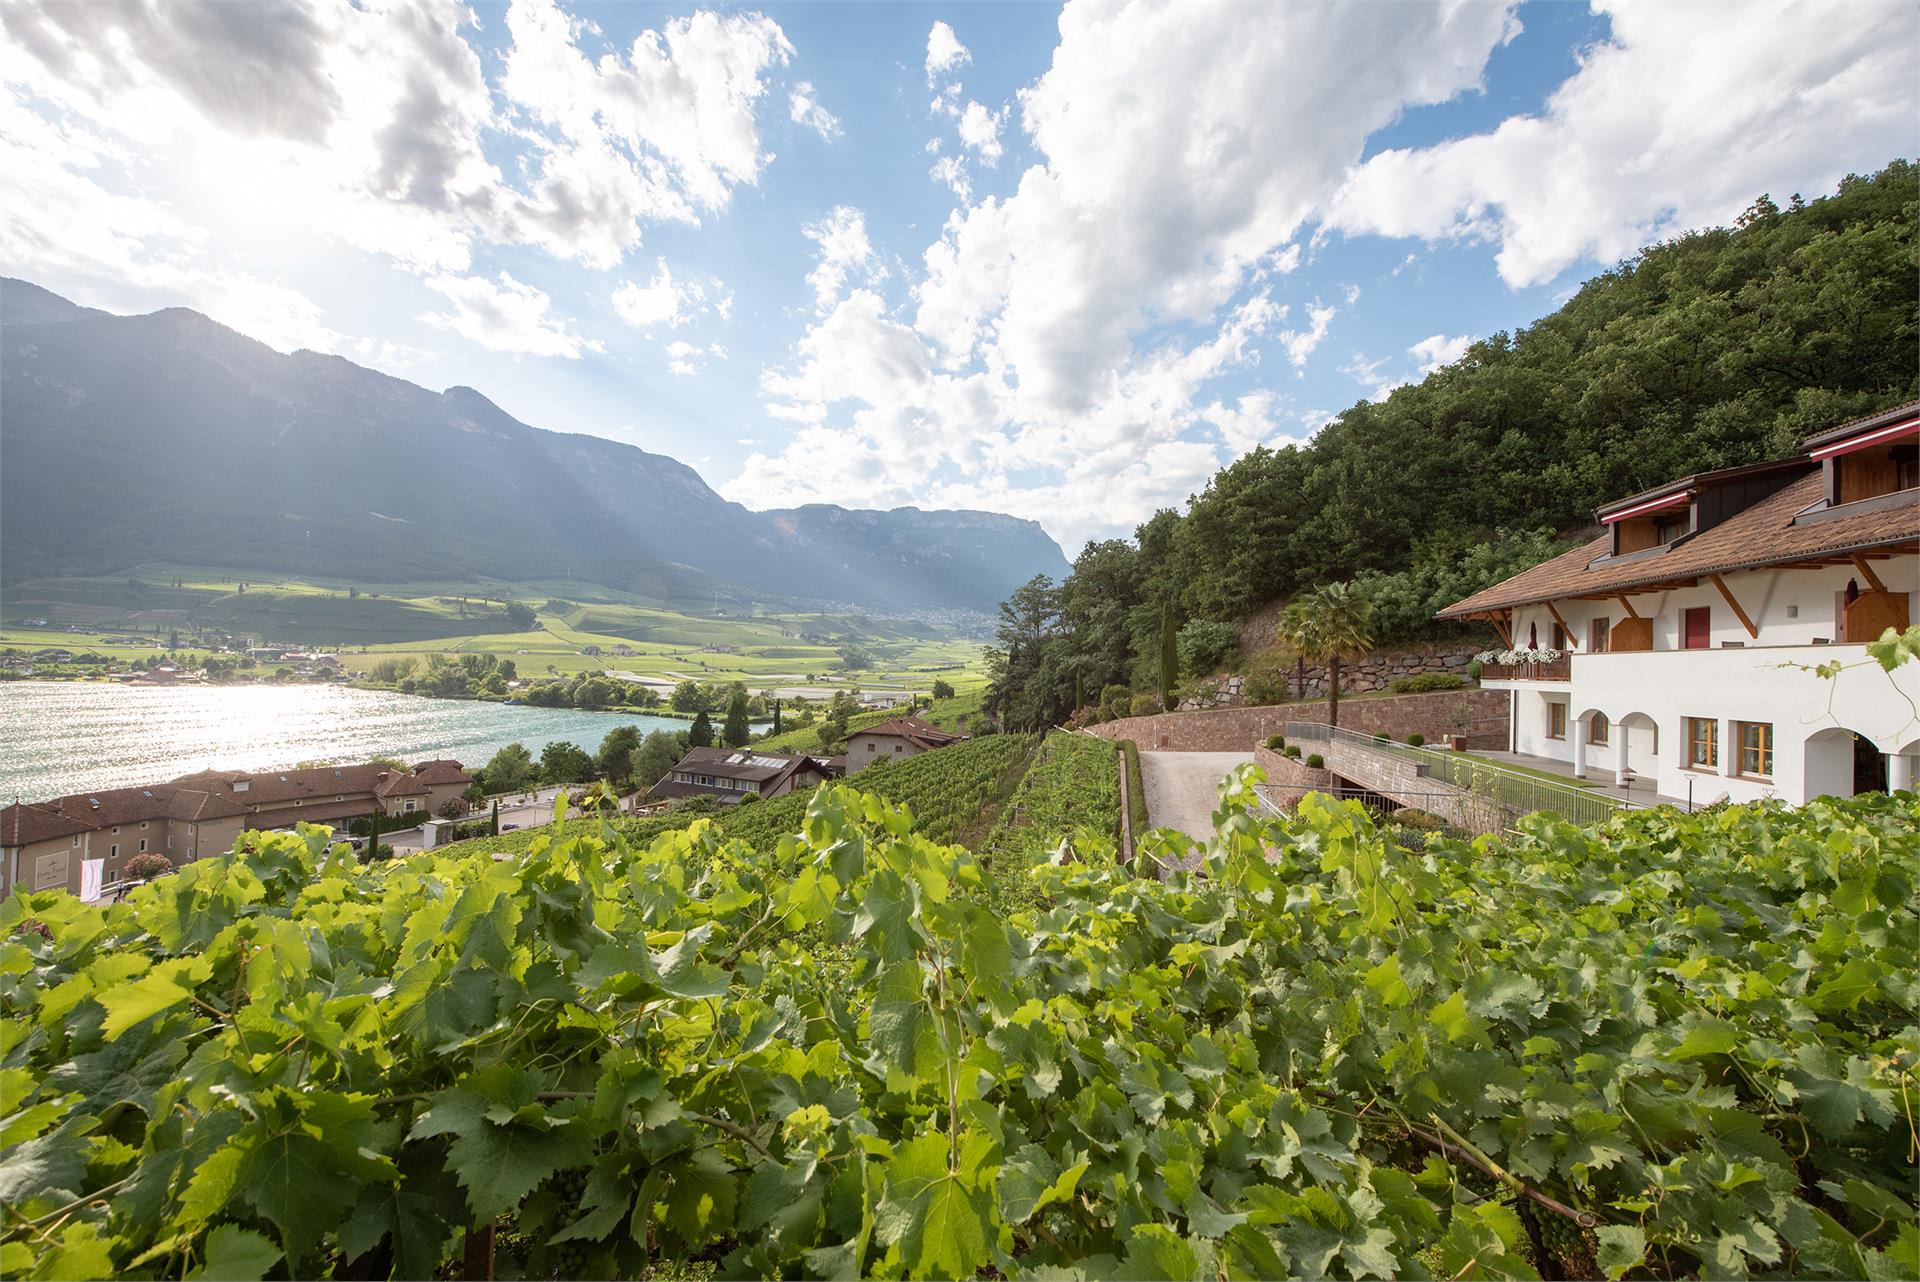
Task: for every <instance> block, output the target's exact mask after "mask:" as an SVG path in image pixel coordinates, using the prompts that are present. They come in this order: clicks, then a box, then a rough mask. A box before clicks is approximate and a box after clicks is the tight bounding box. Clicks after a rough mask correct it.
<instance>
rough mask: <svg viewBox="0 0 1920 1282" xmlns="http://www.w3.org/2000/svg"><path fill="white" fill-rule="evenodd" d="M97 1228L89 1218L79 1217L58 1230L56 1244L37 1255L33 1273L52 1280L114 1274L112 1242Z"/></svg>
mask: <svg viewBox="0 0 1920 1282" xmlns="http://www.w3.org/2000/svg"><path fill="white" fill-rule="evenodd" d="M100 1227H101V1226H100V1225H98V1224H95V1223H94V1222H93V1221H91V1220H82V1221H80V1222H78V1223H74V1224H69V1225H67V1226H66V1227H65V1228H64V1229H62V1230H60V1237H59V1240H58V1242H57V1244H56V1245H55V1246H54V1248H53V1249H52V1250H51V1251H48V1252H45V1253H44V1254H43V1255H42V1256H41V1257H40V1261H39V1265H38V1267H37V1268H35V1269H34V1273H33V1276H34V1277H35V1278H55V1279H58V1278H110V1277H113V1276H114V1274H115V1269H114V1267H113V1249H112V1248H113V1242H112V1240H111V1239H109V1238H103V1237H101V1236H100Z"/></svg>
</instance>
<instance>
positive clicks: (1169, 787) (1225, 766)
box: [1140, 752, 1253, 841]
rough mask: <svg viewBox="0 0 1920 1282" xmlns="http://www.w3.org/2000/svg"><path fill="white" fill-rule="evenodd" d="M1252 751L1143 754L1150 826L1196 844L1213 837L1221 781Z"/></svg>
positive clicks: (1143, 777) (1249, 755) (1141, 779)
mask: <svg viewBox="0 0 1920 1282" xmlns="http://www.w3.org/2000/svg"><path fill="white" fill-rule="evenodd" d="M1252 760H1253V754H1252V753H1250V752H1143V753H1141V754H1140V781H1141V782H1142V783H1143V784H1145V785H1146V793H1147V824H1148V826H1149V827H1153V828H1178V829H1179V830H1180V831H1181V832H1184V833H1186V834H1187V835H1188V836H1189V837H1192V838H1194V839H1195V840H1196V841H1205V840H1206V839H1207V838H1208V837H1210V836H1212V835H1213V812H1214V808H1215V807H1217V806H1218V805H1219V804H1220V781H1221V780H1222V779H1224V778H1226V776H1227V772H1228V771H1230V770H1232V769H1233V768H1234V767H1235V766H1237V765H1240V764H1242V763H1243V762H1248V761H1252Z"/></svg>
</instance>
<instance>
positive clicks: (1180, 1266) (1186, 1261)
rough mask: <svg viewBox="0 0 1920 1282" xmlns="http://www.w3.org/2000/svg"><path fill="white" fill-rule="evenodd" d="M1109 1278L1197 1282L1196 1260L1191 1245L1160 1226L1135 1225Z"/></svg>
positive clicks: (1135, 1281) (1126, 1281)
mask: <svg viewBox="0 0 1920 1282" xmlns="http://www.w3.org/2000/svg"><path fill="white" fill-rule="evenodd" d="M1113 1276H1114V1277H1115V1278H1117V1279H1119V1280H1120V1282H1154V1280H1155V1279H1166V1280H1170V1282H1197V1280H1198V1279H1199V1277H1200V1257H1199V1255H1198V1254H1197V1253H1196V1252H1195V1251H1194V1249H1193V1246H1192V1244H1190V1243H1189V1242H1187V1241H1186V1240H1185V1239H1184V1238H1182V1237H1181V1236H1180V1235H1179V1234H1177V1233H1175V1232H1174V1231H1173V1230H1172V1229H1170V1228H1168V1227H1167V1226H1166V1225H1164V1224H1139V1225H1135V1226H1134V1229H1133V1235H1132V1236H1131V1237H1129V1238H1128V1239H1127V1253H1126V1255H1125V1256H1124V1257H1123V1258H1122V1259H1121V1261H1120V1267H1119V1268H1118V1269H1116V1270H1114V1274H1113Z"/></svg>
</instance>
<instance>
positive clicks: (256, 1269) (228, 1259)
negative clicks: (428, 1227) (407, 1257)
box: [187, 1224, 406, 1282]
mask: <svg viewBox="0 0 1920 1282" xmlns="http://www.w3.org/2000/svg"><path fill="white" fill-rule="evenodd" d="M279 1260H280V1248H279V1247H277V1246H275V1245H274V1244H273V1243H271V1242H269V1241H267V1239H265V1238H263V1237H261V1236H260V1235H259V1234H258V1233H255V1232H254V1231H253V1230H252V1229H243V1228H240V1227H239V1226H237V1225H233V1224H222V1225H220V1226H219V1227H217V1228H215V1229H214V1230H213V1232H211V1233H209V1234H207V1244H206V1262H205V1263H204V1264H202V1265H201V1266H200V1267H199V1268H197V1269H195V1270H194V1271H193V1272H191V1273H189V1274H187V1282H197V1280H198V1279H206V1280H207V1282H260V1279H261V1278H264V1277H266V1276H267V1270H268V1269H271V1268H272V1267H273V1266H274V1265H275V1264H276V1263H278V1262H279ZM399 1276H403V1277H404V1276H406V1275H404V1274H401V1275H399Z"/></svg>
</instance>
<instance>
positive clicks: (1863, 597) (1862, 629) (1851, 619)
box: [1840, 592, 1907, 645]
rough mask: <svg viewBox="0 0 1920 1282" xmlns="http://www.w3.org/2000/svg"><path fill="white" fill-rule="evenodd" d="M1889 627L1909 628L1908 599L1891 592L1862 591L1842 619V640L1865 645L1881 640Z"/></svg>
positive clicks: (1896, 630)
mask: <svg viewBox="0 0 1920 1282" xmlns="http://www.w3.org/2000/svg"><path fill="white" fill-rule="evenodd" d="M1888 628H1892V629H1893V630H1894V631H1895V632H1905V631H1906V630H1907V598H1906V596H1905V594H1902V595H1899V596H1895V595H1894V594H1893V593H1891V592H1862V593H1861V594H1860V595H1859V596H1857V597H1855V598H1854V599H1853V602H1852V604H1850V605H1848V606H1847V611H1846V614H1845V616H1844V617H1843V618H1842V620H1841V635H1840V640H1841V641H1842V642H1849V643H1853V644H1856V645H1857V644H1862V643H1865V642H1868V641H1878V640H1879V639H1880V634H1881V633H1883V632H1885V631H1886V630H1887V629H1888Z"/></svg>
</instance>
